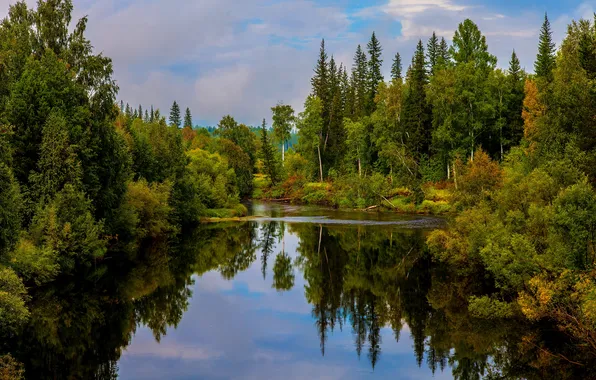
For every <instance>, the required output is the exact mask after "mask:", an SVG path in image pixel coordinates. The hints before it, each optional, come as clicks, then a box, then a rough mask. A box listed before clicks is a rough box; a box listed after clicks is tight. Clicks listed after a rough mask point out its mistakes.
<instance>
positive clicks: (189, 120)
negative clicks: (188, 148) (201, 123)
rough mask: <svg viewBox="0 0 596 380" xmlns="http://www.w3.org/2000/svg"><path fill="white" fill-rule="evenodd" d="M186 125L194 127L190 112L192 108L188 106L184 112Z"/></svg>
mask: <svg viewBox="0 0 596 380" xmlns="http://www.w3.org/2000/svg"><path fill="white" fill-rule="evenodd" d="M184 127H188V128H192V127H193V124H192V114H191V113H190V108H188V107H187V108H186V112H185V113H184Z"/></svg>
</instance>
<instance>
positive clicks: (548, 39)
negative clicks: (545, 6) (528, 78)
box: [534, 13, 555, 80]
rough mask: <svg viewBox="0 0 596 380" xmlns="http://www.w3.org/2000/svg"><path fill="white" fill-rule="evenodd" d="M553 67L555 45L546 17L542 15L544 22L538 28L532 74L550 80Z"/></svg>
mask: <svg viewBox="0 0 596 380" xmlns="http://www.w3.org/2000/svg"><path fill="white" fill-rule="evenodd" d="M554 67H555V43H554V42H553V32H552V31H551V28H550V21H549V20H548V15H547V14H546V13H545V14H544V22H543V23H542V27H541V28H540V42H539V43H538V55H537V56H536V62H535V63H534V72H535V73H536V76H537V77H538V78H544V79H546V80H551V79H552V72H553V69H554Z"/></svg>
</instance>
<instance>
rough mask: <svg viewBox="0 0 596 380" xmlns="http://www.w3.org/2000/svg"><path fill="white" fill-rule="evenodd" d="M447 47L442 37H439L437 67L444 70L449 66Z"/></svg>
mask: <svg viewBox="0 0 596 380" xmlns="http://www.w3.org/2000/svg"><path fill="white" fill-rule="evenodd" d="M449 60H450V56H449V46H448V45H447V41H445V38H444V37H441V43H440V44H439V53H438V55H437V66H438V67H441V68H444V67H447V65H448V64H449Z"/></svg>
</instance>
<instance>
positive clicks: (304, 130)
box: [297, 20, 554, 184]
mask: <svg viewBox="0 0 596 380" xmlns="http://www.w3.org/2000/svg"><path fill="white" fill-rule="evenodd" d="M544 28H546V29H547V32H546V36H547V37H549V36H550V34H549V33H550V32H548V28H549V26H548V20H546V21H545V26H544ZM382 51H383V49H382V47H381V44H380V42H379V41H378V39H377V38H376V36H375V34H374V33H373V35H372V37H371V39H370V42H369V43H368V44H367V46H366V49H364V48H362V47H361V46H360V45H359V46H358V47H357V49H356V53H355V55H354V61H353V63H352V67H351V72H350V73H348V70H347V68H346V66H345V65H344V64H343V63H339V64H338V63H337V62H336V61H335V59H334V57H333V56H331V58H329V57H328V53H327V51H326V47H325V42H324V41H323V42H322V43H321V49H320V53H319V58H318V62H317V64H316V67H315V74H314V77H313V78H312V81H311V83H312V92H311V95H310V97H309V99H307V101H306V102H305V110H304V113H303V114H302V115H301V117H300V118H299V121H298V123H297V126H298V128H299V130H300V137H301V150H300V152H301V154H302V155H303V156H304V157H305V158H307V159H308V160H309V161H312V162H316V163H317V166H318V167H317V169H318V173H317V178H319V179H324V178H326V177H327V176H328V175H329V173H330V172H338V173H340V174H348V173H358V175H359V176H364V175H371V174H372V173H373V172H378V173H381V174H384V175H391V180H393V181H398V182H400V181H401V182H402V183H404V184H408V183H411V182H412V181H414V182H417V181H418V182H419V181H439V180H443V179H447V178H450V177H451V176H452V168H451V165H452V164H453V162H454V160H455V158H456V157H471V158H473V156H474V152H475V151H476V150H477V149H479V148H480V147H481V148H482V149H484V150H485V151H487V152H488V153H489V154H490V155H491V157H493V158H495V159H502V158H503V157H504V154H505V153H506V152H508V151H509V150H510V149H511V147H513V146H516V145H518V144H519V143H520V141H521V138H522V136H523V120H522V117H521V113H522V103H523V99H524V80H525V78H526V77H527V74H526V73H525V72H524V71H523V70H522V68H521V67H520V63H519V60H518V58H517V56H516V54H515V51H513V52H512V55H511V61H510V63H509V69H508V70H507V71H503V70H501V69H498V68H497V67H496V63H497V60H496V58H495V57H494V56H493V55H491V54H490V53H489V51H488V46H487V44H486V39H485V37H484V36H483V35H482V33H481V32H480V30H479V29H478V27H477V26H476V24H474V23H473V22H472V21H471V20H466V21H465V22H463V23H462V24H460V25H459V27H458V29H457V31H456V32H455V35H454V36H453V44H452V45H451V46H448V45H447V43H446V41H445V39H444V38H441V39H439V37H438V36H437V35H436V34H434V33H433V35H432V37H431V38H430V39H429V40H428V42H427V43H426V48H425V45H424V44H423V42H422V41H419V42H418V44H417V47H416V51H415V53H414V55H413V58H412V62H411V64H410V65H409V67H408V68H407V70H406V72H405V75H402V62H401V56H400V54H399V53H396V54H395V56H394V58H393V62H392V70H391V76H392V77H391V80H390V81H389V82H388V83H387V82H386V81H385V79H384V77H383V75H382V73H381V72H382V64H383V58H382ZM544 54H545V55H546V56H548V57H551V56H554V51H548V52H545V53H544ZM318 116H320V120H315V119H316V118H317V117H318ZM313 121H314V122H315V123H314V124H315V125H313ZM319 151H320V152H319ZM319 153H320V155H319ZM319 156H320V159H319ZM313 169H314V167H313ZM313 177H314V176H313ZM406 178H407V180H406Z"/></svg>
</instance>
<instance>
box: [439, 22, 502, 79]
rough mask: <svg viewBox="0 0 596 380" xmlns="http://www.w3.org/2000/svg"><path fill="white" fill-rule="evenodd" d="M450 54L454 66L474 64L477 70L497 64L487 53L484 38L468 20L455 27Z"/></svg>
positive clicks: (494, 58)
mask: <svg viewBox="0 0 596 380" xmlns="http://www.w3.org/2000/svg"><path fill="white" fill-rule="evenodd" d="M450 54H451V56H452V57H453V59H454V60H455V63H456V64H460V63H467V62H474V63H475V64H476V66H477V67H479V68H488V67H494V66H495V65H496V63H497V58H496V57H495V56H493V55H491V54H490V53H489V52H488V45H487V44H486V37H485V36H483V35H482V33H481V32H480V29H478V26H477V25H476V24H475V23H474V22H473V21H472V20H470V19H466V20H465V21H464V22H463V23H461V24H459V26H458V27H457V30H456V31H455V35H454V36H453V46H452V47H451V52H450Z"/></svg>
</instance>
